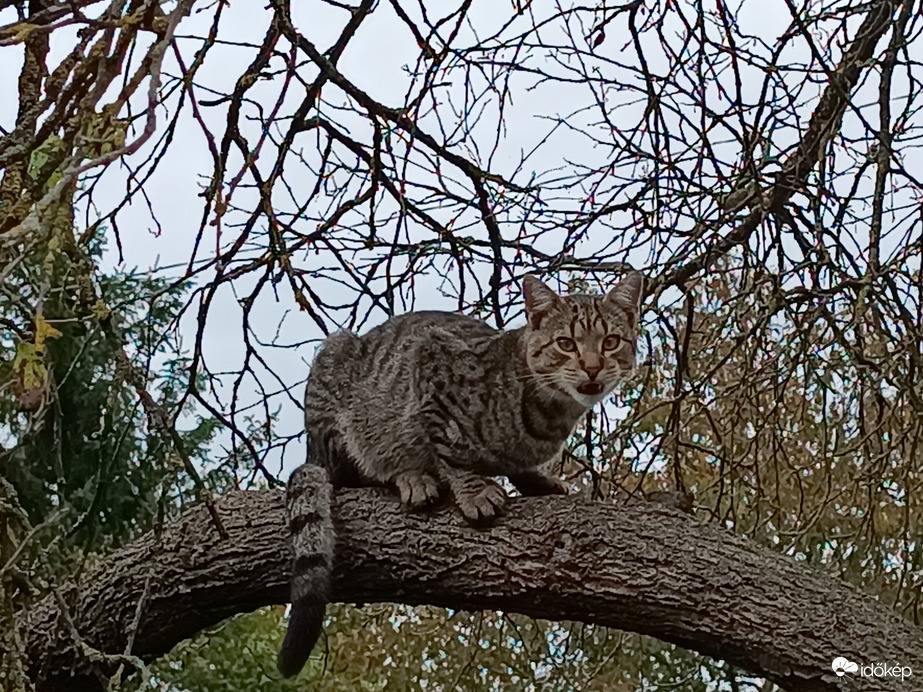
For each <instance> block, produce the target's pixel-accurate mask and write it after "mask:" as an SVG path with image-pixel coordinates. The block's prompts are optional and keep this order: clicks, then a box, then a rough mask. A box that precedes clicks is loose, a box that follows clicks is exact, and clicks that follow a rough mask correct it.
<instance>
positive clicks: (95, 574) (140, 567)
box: [23, 490, 923, 692]
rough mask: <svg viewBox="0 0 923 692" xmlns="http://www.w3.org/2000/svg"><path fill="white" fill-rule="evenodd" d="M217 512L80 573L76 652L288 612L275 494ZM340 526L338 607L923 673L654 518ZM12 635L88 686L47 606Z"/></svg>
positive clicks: (818, 582) (887, 639)
mask: <svg viewBox="0 0 923 692" xmlns="http://www.w3.org/2000/svg"><path fill="white" fill-rule="evenodd" d="M218 511H219V512H220V514H221V517H222V519H223V523H224V526H225V527H226V529H227V531H228V533H229V538H227V539H221V538H220V537H219V536H218V534H217V532H216V531H215V529H214V526H213V525H212V523H211V522H210V521H209V519H208V515H207V514H206V512H205V510H204V509H201V508H200V509H195V510H192V511H191V512H189V513H188V514H186V515H185V516H183V517H182V518H180V519H179V520H177V521H176V522H174V523H172V524H171V525H169V526H167V527H166V529H165V530H164V532H163V534H162V535H161V536H160V537H159V538H158V537H157V536H155V535H153V534H151V535H148V536H146V537H144V538H142V539H140V540H138V541H137V542H136V543H134V544H132V545H130V546H129V547H127V548H125V549H123V550H121V551H119V552H117V553H115V554H113V555H111V556H110V557H109V558H108V560H107V561H106V562H105V563H104V564H101V565H100V566H98V567H97V568H95V569H93V570H90V571H89V572H88V573H87V574H86V575H85V577H84V578H83V579H82V580H81V583H80V584H79V585H78V586H77V587H75V588H74V589H72V591H71V593H70V594H69V596H70V598H71V599H72V600H71V602H72V603H73V607H72V613H73V621H74V623H75V625H76V627H77V629H78V630H79V631H80V633H81V634H82V636H83V637H84V639H85V641H86V642H87V643H89V644H91V645H92V646H94V647H96V648H98V649H99V650H100V651H103V652H107V653H123V652H124V651H125V647H126V641H127V639H126V637H127V634H126V633H127V632H129V631H130V630H132V629H133V624H134V623H135V619H136V612H138V603H139V599H141V598H142V596H143V609H142V610H141V616H140V618H139V619H138V620H137V628H136V632H135V640H134V645H133V648H132V653H133V654H136V655H138V656H140V657H141V658H143V659H153V658H155V657H157V656H159V655H161V654H163V653H165V652H167V651H169V650H170V648H171V647H172V646H173V645H174V644H176V643H177V642H179V641H181V640H182V639H184V638H186V637H189V636H191V635H193V634H195V633H196V632H197V631H199V630H201V629H202V628H204V627H207V626H209V625H213V624H215V623H217V622H219V621H220V620H222V619H223V618H226V617H228V616H230V615H232V614H234V613H239V612H242V611H248V610H251V609H254V608H256V607H258V606H263V605H267V604H276V603H284V602H285V601H286V597H287V592H288V586H287V583H286V582H287V577H288V569H289V554H288V546H287V541H286V540H285V528H284V521H283V516H282V495H281V493H278V492H237V493H232V494H229V495H226V496H224V497H223V498H221V500H220V502H219V503H218ZM334 516H335V521H336V524H337V526H338V531H339V539H338V540H339V543H338V556H337V558H338V563H337V565H336V575H335V584H336V593H335V598H336V599H337V600H340V601H344V602H351V603H369V602H377V601H391V602H403V603H409V604H433V605H439V606H446V607H451V608H454V609H467V610H477V609H498V610H506V611H512V612H518V613H523V614H525V615H529V616H533V617H540V618H548V619H552V620H557V619H561V620H580V621H583V622H588V623H597V624H600V625H607V626H611V627H617V628H620V629H623V630H628V631H632V632H640V633H644V634H649V635H652V636H655V637H658V638H660V639H662V640H665V641H669V642H674V643H676V644H679V645H681V646H684V647H687V648H690V649H695V650H697V651H700V652H702V653H705V654H709V655H711V656H714V657H717V658H721V659H724V660H727V661H730V662H733V663H735V664H737V665H739V666H741V667H742V668H744V669H747V670H749V671H751V672H752V673H755V674H760V675H763V676H766V677H767V678H769V679H771V680H773V681H775V682H777V683H778V684H779V685H781V686H782V687H784V688H786V689H789V690H853V689H856V690H858V689H880V688H881V687H880V686H881V684H882V683H884V684H885V685H886V687H887V689H891V687H890V684H891V681H883V680H880V679H878V680H877V681H876V679H874V678H855V679H852V680H851V679H850V677H848V676H847V677H844V678H837V677H836V676H835V675H833V673H832V670H831V667H830V663H831V661H832V659H833V658H834V657H835V656H846V657H847V658H849V659H850V660H852V661H857V662H860V663H873V662H888V663H890V664H892V665H893V664H894V663H900V664H902V665H904V666H910V667H911V668H912V669H913V670H914V671H915V672H916V673H917V680H916V681H915V680H913V679H912V678H911V679H910V680H908V681H906V682H905V686H903V687H901V686H900V685H901V683H900V682H897V683H896V684H897V686H898V687H899V688H900V689H919V686H918V685H917V686H916V687H915V686H914V682H917V683H918V682H919V676H923V630H921V629H919V628H916V627H914V626H913V625H912V624H910V623H909V622H907V621H905V620H903V619H902V618H901V617H900V616H899V615H898V614H897V613H896V612H894V611H892V610H891V609H889V608H888V607H886V606H884V605H882V604H880V603H878V602H877V601H876V600H875V599H874V598H873V597H870V596H868V595H866V594H863V593H862V592H860V591H859V590H858V589H856V588H854V587H852V586H850V585H848V584H846V583H844V582H842V581H839V580H837V579H834V578H832V577H830V576H828V575H826V574H824V573H823V572H822V571H821V570H820V569H817V568H815V567H813V566H811V565H807V564H805V563H801V562H796V561H794V560H791V559H788V558H786V557H784V556H781V555H778V554H775V553H773V552H771V551H769V550H766V549H764V548H761V547H759V546H757V545H755V544H753V543H751V542H748V541H746V540H743V539H740V538H737V537H735V536H733V535H731V534H730V533H728V532H726V531H724V530H722V529H720V528H718V527H715V526H712V525H707V524H703V523H701V522H699V521H697V520H695V519H694V518H692V517H690V516H688V515H685V514H682V513H681V512H678V511H676V510H671V509H668V508H665V507H661V506H659V505H657V504H654V503H631V504H609V503H600V502H592V503H591V502H586V501H583V500H581V499H578V498H575V497H553V498H528V499H520V498H517V499H513V500H512V501H511V503H510V506H509V511H508V512H507V514H506V516H505V517H504V518H503V519H502V520H501V521H500V522H499V523H498V524H497V525H496V526H494V527H492V528H490V529H485V530H475V529H472V528H469V527H467V526H465V525H464V524H463V522H461V521H460V520H459V518H458V517H457V515H455V514H454V513H453V512H451V511H440V512H435V513H431V514H428V515H414V514H408V513H406V512H404V511H402V510H401V508H400V507H399V506H398V505H397V503H396V502H395V500H394V499H393V498H392V497H390V496H387V495H384V494H382V492H380V491H376V490H348V491H343V492H340V493H339V494H338V495H337V498H336V501H335V507H334ZM23 625H24V626H25V627H26V628H28V632H29V635H28V639H27V647H28V657H29V665H30V673H31V675H32V677H33V679H34V680H35V681H36V689H37V690H38V691H39V692H51V691H58V690H61V691H63V690H67V691H68V692H73V691H74V690H81V689H86V690H91V689H92V690H98V689H100V687H99V683H98V682H97V679H96V678H94V677H93V676H91V675H90V674H89V669H88V665H89V664H88V663H87V662H86V660H87V659H86V657H85V656H81V655H79V654H78V650H77V647H75V645H74V644H73V639H72V637H71V636H69V635H68V634H67V628H65V627H62V626H60V625H59V624H58V611H57V608H56V606H55V604H54V601H53V600H47V601H45V602H43V603H41V604H40V605H39V606H38V607H37V608H34V609H32V611H31V612H30V613H29V615H28V620H27V621H26V622H24V623H23Z"/></svg>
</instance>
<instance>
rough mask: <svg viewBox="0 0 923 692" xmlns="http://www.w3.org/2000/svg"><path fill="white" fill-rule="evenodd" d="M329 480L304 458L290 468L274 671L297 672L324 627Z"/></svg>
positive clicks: (329, 556) (330, 532) (330, 533)
mask: <svg viewBox="0 0 923 692" xmlns="http://www.w3.org/2000/svg"><path fill="white" fill-rule="evenodd" d="M332 494H333V486H332V485H331V483H330V477H329V475H328V473H327V470H326V469H325V468H324V467H323V466H317V465H315V464H312V463H311V462H310V461H309V462H308V463H306V464H303V465H302V466H299V467H298V468H297V469H295V471H294V473H292V477H291V478H290V479H289V482H288V489H287V491H286V494H285V511H286V517H287V519H288V525H289V535H290V536H291V540H292V547H293V554H294V561H293V563H292V590H291V601H292V609H291V613H290V615H289V620H288V630H287V631H286V632H285V640H284V641H283V642H282V648H281V649H280V650H279V658H278V661H277V665H278V667H279V672H280V673H282V675H284V676H285V677H287V678H289V677H292V676H293V675H297V674H298V672H299V671H300V670H301V669H302V668H303V667H304V664H305V663H306V662H307V660H308V656H310V655H311V650H312V649H313V648H314V645H315V644H316V643H317V640H318V638H319V637H320V633H321V631H322V630H323V628H324V615H325V612H326V610H327V603H328V601H329V600H330V579H331V570H332V568H333V551H334V544H335V541H336V536H335V534H334V528H333V520H332V519H331V516H330V500H331V496H332Z"/></svg>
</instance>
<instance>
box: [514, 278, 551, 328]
mask: <svg viewBox="0 0 923 692" xmlns="http://www.w3.org/2000/svg"><path fill="white" fill-rule="evenodd" d="M522 295H523V298H525V301H526V316H527V317H528V318H529V324H531V325H532V328H533V329H538V328H539V325H541V323H542V318H543V317H545V315H547V314H548V313H549V312H551V310H552V308H554V306H555V304H557V302H558V298H559V297H560V296H558V294H557V293H555V292H554V291H552V290H551V289H550V288H548V287H547V286H546V285H545V284H543V283H542V282H541V281H539V280H538V279H537V278H536V277H534V276H532V275H531V274H526V275H525V276H524V277H523V278H522Z"/></svg>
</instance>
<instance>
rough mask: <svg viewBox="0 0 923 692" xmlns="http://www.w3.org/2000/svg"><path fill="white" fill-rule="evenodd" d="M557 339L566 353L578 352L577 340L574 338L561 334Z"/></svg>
mask: <svg viewBox="0 0 923 692" xmlns="http://www.w3.org/2000/svg"><path fill="white" fill-rule="evenodd" d="M556 341H557V342H558V348H559V349H561V350H562V351H565V352H566V353H576V352H577V342H576V341H574V340H573V339H568V338H567V337H566V336H559V337H558V338H557V339H556Z"/></svg>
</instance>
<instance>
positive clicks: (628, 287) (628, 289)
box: [603, 271, 644, 322]
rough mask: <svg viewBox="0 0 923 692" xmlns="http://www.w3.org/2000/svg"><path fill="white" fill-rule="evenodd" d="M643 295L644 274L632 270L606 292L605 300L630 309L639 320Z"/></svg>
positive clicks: (636, 319)
mask: <svg viewBox="0 0 923 692" xmlns="http://www.w3.org/2000/svg"><path fill="white" fill-rule="evenodd" d="M643 297H644V274H642V273H641V272H638V271H631V272H629V273H628V274H626V275H625V276H624V277H622V280H621V281H619V282H618V284H616V286H615V288H613V289H612V290H611V291H609V292H608V293H607V294H606V297H605V298H604V299H603V300H605V301H606V302H607V303H613V304H615V305H618V306H619V307H620V308H624V309H625V310H628V312H630V313H631V315H632V317H633V318H634V320H635V321H636V322H637V321H638V318H639V317H640V316H641V298H643Z"/></svg>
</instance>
